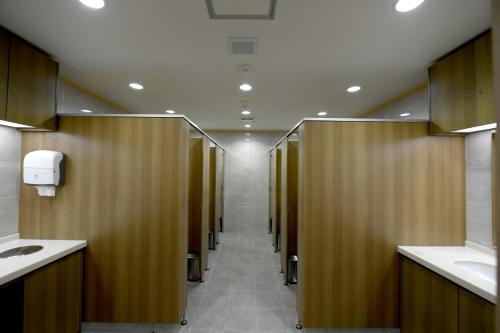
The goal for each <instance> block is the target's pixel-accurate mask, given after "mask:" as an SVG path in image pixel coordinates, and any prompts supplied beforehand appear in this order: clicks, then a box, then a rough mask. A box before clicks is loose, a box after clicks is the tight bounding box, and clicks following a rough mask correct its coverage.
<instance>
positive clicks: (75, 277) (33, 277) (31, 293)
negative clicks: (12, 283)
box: [23, 251, 83, 333]
mask: <svg viewBox="0 0 500 333" xmlns="http://www.w3.org/2000/svg"><path fill="white" fill-rule="evenodd" d="M82 264H83V255H82V252H81V251H80V252H77V253H74V254H71V255H69V256H67V257H64V258H62V259H61V260H58V261H56V262H54V263H51V264H49V265H47V266H44V267H42V268H40V269H39V270H37V271H35V272H32V273H30V274H28V275H26V277H25V278H24V325H23V326H24V330H23V332H24V333H68V332H74V333H76V332H79V331H80V322H81V310H82V279H83V272H82Z"/></svg>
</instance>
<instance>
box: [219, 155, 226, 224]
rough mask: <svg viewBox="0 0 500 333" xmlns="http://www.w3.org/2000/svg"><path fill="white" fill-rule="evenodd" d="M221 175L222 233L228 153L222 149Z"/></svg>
mask: <svg viewBox="0 0 500 333" xmlns="http://www.w3.org/2000/svg"><path fill="white" fill-rule="evenodd" d="M220 154H221V158H220V159H221V162H220V163H221V175H220V179H221V181H220V228H219V230H220V231H221V232H223V231H224V190H225V185H224V182H225V173H226V153H225V151H224V150H222V149H221V152H220Z"/></svg>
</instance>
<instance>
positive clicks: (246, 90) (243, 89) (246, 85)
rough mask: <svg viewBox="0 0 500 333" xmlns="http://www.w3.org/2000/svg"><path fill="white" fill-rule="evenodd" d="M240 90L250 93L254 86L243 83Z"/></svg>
mask: <svg viewBox="0 0 500 333" xmlns="http://www.w3.org/2000/svg"><path fill="white" fill-rule="evenodd" d="M240 90H241V91H244V92H248V91H250V90H252V86H251V85H249V84H248V83H243V84H242V85H240Z"/></svg>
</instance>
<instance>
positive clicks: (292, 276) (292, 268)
mask: <svg viewBox="0 0 500 333" xmlns="http://www.w3.org/2000/svg"><path fill="white" fill-rule="evenodd" d="M297 261H298V258H297V256H296V255H291V256H288V274H287V280H288V283H291V284H295V283H297Z"/></svg>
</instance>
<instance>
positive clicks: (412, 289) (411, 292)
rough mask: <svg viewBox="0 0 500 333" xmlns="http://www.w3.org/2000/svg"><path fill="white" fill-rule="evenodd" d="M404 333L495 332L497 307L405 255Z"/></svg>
mask: <svg viewBox="0 0 500 333" xmlns="http://www.w3.org/2000/svg"><path fill="white" fill-rule="evenodd" d="M401 280H402V291H401V298H402V299H401V304H402V306H401V332H402V333H421V332H426V333H433V332H435V333H438V332H439V333H476V332H481V333H494V323H495V314H494V313H495V306H494V305H493V304H491V303H489V302H488V301H486V300H484V299H482V298H480V297H479V296H476V295H474V294H472V293H471V292H469V291H467V290H465V289H464V288H462V287H460V286H458V285H456V284H454V283H453V282H451V281H449V280H447V279H446V278H444V277H442V276H440V275H438V274H436V273H434V272H432V271H430V270H428V269H427V268H425V267H423V266H421V265H419V264H417V263H415V262H414V261H412V260H410V259H407V258H405V257H402V258H401Z"/></svg>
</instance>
